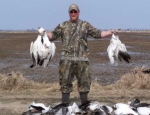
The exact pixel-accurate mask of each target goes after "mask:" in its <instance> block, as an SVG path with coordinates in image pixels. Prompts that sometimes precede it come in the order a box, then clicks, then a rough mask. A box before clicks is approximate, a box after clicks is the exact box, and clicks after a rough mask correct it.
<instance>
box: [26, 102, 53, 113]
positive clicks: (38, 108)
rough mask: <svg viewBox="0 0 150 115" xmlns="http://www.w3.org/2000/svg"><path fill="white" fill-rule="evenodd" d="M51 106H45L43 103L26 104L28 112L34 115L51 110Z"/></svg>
mask: <svg viewBox="0 0 150 115" xmlns="http://www.w3.org/2000/svg"><path fill="white" fill-rule="evenodd" d="M51 110H52V108H51V107H50V106H48V107H46V106H45V105H44V104H43V103H35V102H33V103H31V104H30V105H29V106H28V110H27V111H28V113H30V114H35V115H42V114H45V113H48V112H49V111H51Z"/></svg>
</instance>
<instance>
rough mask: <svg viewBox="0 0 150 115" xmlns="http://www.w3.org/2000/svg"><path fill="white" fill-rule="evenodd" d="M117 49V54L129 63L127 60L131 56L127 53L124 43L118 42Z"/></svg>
mask: <svg viewBox="0 0 150 115" xmlns="http://www.w3.org/2000/svg"><path fill="white" fill-rule="evenodd" d="M118 49H119V56H120V57H121V58H122V59H124V60H125V61H126V62H128V63H129V60H130V59H131V56H130V55H129V54H128V52H127V49H126V46H125V44H123V43H119V44H118Z"/></svg>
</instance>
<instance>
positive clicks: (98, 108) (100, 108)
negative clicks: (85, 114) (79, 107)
mask: <svg viewBox="0 0 150 115" xmlns="http://www.w3.org/2000/svg"><path fill="white" fill-rule="evenodd" d="M87 108H89V110H90V111H91V112H92V113H96V112H97V113H99V114H101V115H107V114H111V113H112V112H113V108H112V107H110V106H105V105H102V104H100V103H99V102H97V101H95V102H92V103H91V104H90V105H89V106H88V107H87Z"/></svg>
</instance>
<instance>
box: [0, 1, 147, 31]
mask: <svg viewBox="0 0 150 115" xmlns="http://www.w3.org/2000/svg"><path fill="white" fill-rule="evenodd" d="M72 3H76V4H77V5H78V6H79V8H80V11H81V13H80V19H82V20H85V21H88V22H90V23H91V24H92V25H93V26H94V27H96V28H99V29H113V28H121V29H128V28H132V29H134V28H138V29H150V0H0V29H2V30H7V29H12V30H20V29H21V30H25V29H32V28H33V29H37V27H38V26H41V27H43V28H45V29H46V30H52V29H54V28H55V27H56V26H57V25H58V24H59V23H61V22H63V21H65V20H68V19H69V16H68V8H69V6H70V5H71V4H72Z"/></svg>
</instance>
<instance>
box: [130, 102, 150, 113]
mask: <svg viewBox="0 0 150 115" xmlns="http://www.w3.org/2000/svg"><path fill="white" fill-rule="evenodd" d="M128 104H129V105H130V107H131V108H132V109H133V110H134V111H136V112H137V113H138V114H140V115H150V108H148V106H150V104H148V103H140V100H139V99H133V100H131V102H128Z"/></svg>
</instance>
